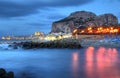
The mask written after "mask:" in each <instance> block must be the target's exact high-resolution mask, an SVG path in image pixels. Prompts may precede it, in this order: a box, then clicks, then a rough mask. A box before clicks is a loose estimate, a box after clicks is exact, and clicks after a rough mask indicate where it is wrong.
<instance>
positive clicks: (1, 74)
mask: <svg viewBox="0 0 120 78" xmlns="http://www.w3.org/2000/svg"><path fill="white" fill-rule="evenodd" d="M0 78H14V73H13V72H8V73H7V72H6V71H5V69H3V68H0Z"/></svg>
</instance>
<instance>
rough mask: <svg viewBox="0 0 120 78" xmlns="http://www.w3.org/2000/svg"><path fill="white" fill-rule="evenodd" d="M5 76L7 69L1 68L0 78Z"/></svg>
mask: <svg viewBox="0 0 120 78" xmlns="http://www.w3.org/2000/svg"><path fill="white" fill-rule="evenodd" d="M4 74H6V71H5V69H3V68H0V77H2V76H3V75H4Z"/></svg>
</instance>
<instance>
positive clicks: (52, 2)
mask: <svg viewBox="0 0 120 78" xmlns="http://www.w3.org/2000/svg"><path fill="white" fill-rule="evenodd" d="M91 1H93V0H26V1H25V0H0V17H2V18H9V17H19V16H27V15H30V14H35V13H38V12H39V11H38V10H40V9H45V8H46V7H47V8H49V7H66V6H76V5H82V4H85V3H88V2H91Z"/></svg>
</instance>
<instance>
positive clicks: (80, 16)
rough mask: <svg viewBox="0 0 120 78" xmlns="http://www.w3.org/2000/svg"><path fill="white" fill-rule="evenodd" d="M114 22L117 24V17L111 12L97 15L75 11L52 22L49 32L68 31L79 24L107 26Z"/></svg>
mask: <svg viewBox="0 0 120 78" xmlns="http://www.w3.org/2000/svg"><path fill="white" fill-rule="evenodd" d="M115 24H118V19H117V17H116V16H114V15H113V14H103V15H99V16H97V15H96V14H94V13H92V12H87V11H77V12H74V13H71V14H70V15H69V16H68V17H66V18H64V19H62V20H59V21H55V22H53V24H52V30H51V32H54V33H56V32H64V33H70V32H71V31H72V30H73V29H74V28H76V27H80V26H90V25H92V26H100V25H104V26H109V25H115Z"/></svg>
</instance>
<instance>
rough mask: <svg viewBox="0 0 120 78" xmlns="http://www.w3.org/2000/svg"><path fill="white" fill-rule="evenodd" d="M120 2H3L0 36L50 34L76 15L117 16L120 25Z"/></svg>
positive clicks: (0, 14) (112, 0) (60, 0)
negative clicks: (55, 23) (59, 23)
mask: <svg viewBox="0 0 120 78" xmlns="http://www.w3.org/2000/svg"><path fill="white" fill-rule="evenodd" d="M119 6H120V0H0V36H3V35H30V34H32V33H34V32H35V31H42V32H45V33H48V32H50V30H51V24H52V22H53V21H57V20H59V19H61V18H65V17H67V16H68V15H69V14H70V13H72V12H75V11H81V10H84V11H91V12H94V13H96V14H97V15H100V14H104V13H113V14H114V15H116V16H117V17H118V19H119V22H120V7H119Z"/></svg>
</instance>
